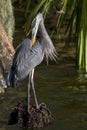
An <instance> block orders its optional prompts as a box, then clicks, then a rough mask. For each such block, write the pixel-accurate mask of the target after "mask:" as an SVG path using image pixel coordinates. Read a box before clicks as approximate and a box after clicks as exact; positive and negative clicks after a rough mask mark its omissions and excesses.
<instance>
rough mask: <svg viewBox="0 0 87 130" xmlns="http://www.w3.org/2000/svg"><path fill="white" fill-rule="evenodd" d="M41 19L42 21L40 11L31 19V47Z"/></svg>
mask: <svg viewBox="0 0 87 130" xmlns="http://www.w3.org/2000/svg"><path fill="white" fill-rule="evenodd" d="M41 21H43V16H42V14H41V13H38V14H37V15H36V17H35V18H34V19H33V21H32V25H31V28H32V39H31V47H32V46H33V45H34V43H35V40H36V35H37V31H38V28H39V24H40V22H41Z"/></svg>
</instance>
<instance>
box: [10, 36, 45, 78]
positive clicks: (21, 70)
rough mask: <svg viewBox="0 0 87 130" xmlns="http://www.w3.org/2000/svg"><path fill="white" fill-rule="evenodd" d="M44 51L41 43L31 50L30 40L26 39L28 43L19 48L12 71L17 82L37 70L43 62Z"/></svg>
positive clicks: (37, 43) (23, 43)
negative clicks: (34, 69)
mask: <svg viewBox="0 0 87 130" xmlns="http://www.w3.org/2000/svg"><path fill="white" fill-rule="evenodd" d="M43 56H44V54H43V50H42V46H41V45H40V44H39V42H36V43H35V45H34V46H33V47H32V48H30V40H29V39H26V42H25V41H24V42H22V44H21V45H20V46H19V47H18V48H17V50H16V53H15V56H14V59H13V65H12V69H13V71H14V75H15V77H16V79H17V80H21V79H24V78H25V77H26V76H27V75H28V74H29V72H30V71H31V70H32V69H33V68H35V67H36V66H37V65H38V64H40V62H41V61H42V60H43Z"/></svg>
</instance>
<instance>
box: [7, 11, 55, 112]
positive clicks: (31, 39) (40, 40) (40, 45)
mask: <svg viewBox="0 0 87 130" xmlns="http://www.w3.org/2000/svg"><path fill="white" fill-rule="evenodd" d="M31 29H32V31H31V35H30V34H29V35H28V36H27V37H26V38H25V40H24V41H23V42H22V43H21V44H20V45H19V46H18V47H17V49H16V52H15V55H14V58H13V64H12V67H11V69H10V71H9V73H8V82H9V85H10V86H12V87H15V86H16V85H17V83H18V82H19V81H21V80H23V79H25V78H26V77H27V76H28V75H29V82H28V112H29V104H30V87H31V86H32V89H33V93H34V98H35V103H36V108H39V105H38V101H37V97H36V93H35V89H34V81H33V76H34V68H35V67H36V66H37V65H39V64H40V63H41V62H42V60H43V58H44V56H46V59H47V62H48V58H50V59H51V60H55V59H56V57H57V56H56V50H55V47H54V45H53V43H52V41H51V39H50V37H49V35H48V33H47V31H46V29H45V26H44V19H43V16H42V14H41V13H38V14H37V15H36V17H35V18H34V20H33V21H32V25H31Z"/></svg>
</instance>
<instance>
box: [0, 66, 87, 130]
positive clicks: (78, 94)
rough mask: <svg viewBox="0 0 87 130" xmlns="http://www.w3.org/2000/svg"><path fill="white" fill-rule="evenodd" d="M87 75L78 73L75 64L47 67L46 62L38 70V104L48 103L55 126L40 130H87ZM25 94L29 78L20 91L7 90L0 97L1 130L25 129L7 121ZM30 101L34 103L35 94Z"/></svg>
mask: <svg viewBox="0 0 87 130" xmlns="http://www.w3.org/2000/svg"><path fill="white" fill-rule="evenodd" d="M86 76H87V75H84V74H83V73H80V72H78V71H77V70H76V68H75V66H74V64H54V63H52V64H50V65H49V66H48V67H47V66H46V65H45V64H44V63H43V64H41V65H40V66H39V67H37V68H36V70H35V88H36V93H37V97H38V101H39V103H41V102H45V103H46V104H47V105H48V107H49V108H50V109H51V111H52V113H53V117H54V122H53V124H52V125H49V126H46V127H44V128H38V129H37V130H86V129H87V92H86V91H87V87H86V86H87V77H86ZM31 92H32V91H31ZM26 95H27V79H26V80H25V81H23V82H22V83H21V84H19V86H18V87H17V88H15V89H12V88H8V89H7V91H6V93H5V94H3V95H0V130H7V129H8V130H24V129H25V128H21V127H19V126H18V125H13V126H8V125H7V122H8V118H9V115H10V112H11V111H12V109H13V108H14V107H15V106H16V104H17V103H18V102H20V100H22V99H23V98H24V97H26ZM31 98H32V100H31V101H32V102H34V100H33V95H31ZM30 130H31V129H30ZM35 130H36V129H35Z"/></svg>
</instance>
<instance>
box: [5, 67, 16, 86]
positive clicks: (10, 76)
mask: <svg viewBox="0 0 87 130" xmlns="http://www.w3.org/2000/svg"><path fill="white" fill-rule="evenodd" d="M7 81H8V86H11V87H15V86H16V85H17V79H16V78H15V73H14V71H13V70H12V69H11V70H10V71H9V73H8V76H7Z"/></svg>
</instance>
